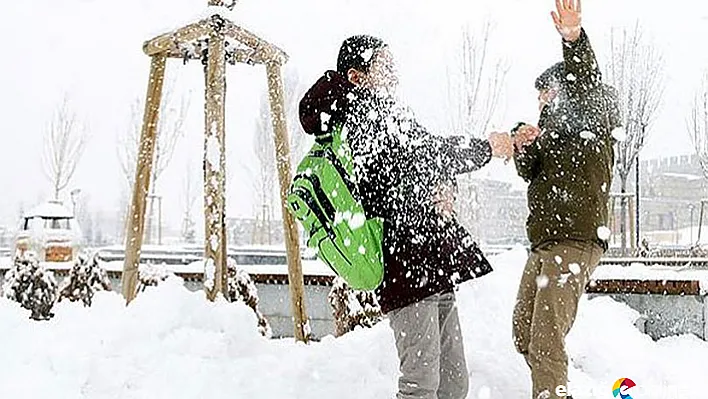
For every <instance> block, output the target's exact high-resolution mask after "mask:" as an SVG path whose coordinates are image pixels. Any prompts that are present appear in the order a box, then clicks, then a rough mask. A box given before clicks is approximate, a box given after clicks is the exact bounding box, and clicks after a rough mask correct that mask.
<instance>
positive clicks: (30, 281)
mask: <svg viewBox="0 0 708 399" xmlns="http://www.w3.org/2000/svg"><path fill="white" fill-rule="evenodd" d="M2 291H3V293H4V294H5V297H6V298H8V299H11V300H13V301H15V302H17V303H19V304H20V305H21V306H22V307H23V308H25V309H28V310H29V311H31V312H32V314H31V315H30V318H32V319H34V320H49V319H51V318H52V316H54V314H53V313H52V307H53V306H54V303H55V302H56V300H57V293H58V286H57V282H56V280H55V279H54V274H53V273H52V272H51V271H49V270H47V269H45V268H44V267H42V266H41V265H40V263H39V261H38V260H37V257H36V256H35V255H34V254H33V253H32V252H25V253H24V254H23V255H22V256H21V257H16V258H15V261H14V263H13V265H12V267H11V268H10V270H8V271H7V272H6V273H5V283H4V284H3V287H2Z"/></svg>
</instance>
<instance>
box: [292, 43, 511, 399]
mask: <svg viewBox="0 0 708 399" xmlns="http://www.w3.org/2000/svg"><path fill="white" fill-rule="evenodd" d="M397 84H398V75H397V72H396V69H395V63H394V61H393V57H392V55H391V52H390V51H389V49H388V47H387V46H386V45H385V44H384V43H383V41H381V40H380V39H378V38H374V37H371V36H366V35H360V36H354V37H351V38H349V39H347V40H345V41H344V43H343V44H342V47H341V49H340V53H339V58H338V62H337V71H328V72H327V73H326V74H325V76H323V77H322V78H320V80H319V81H318V82H317V83H316V84H315V85H314V86H313V87H312V88H311V89H310V90H309V91H308V92H307V93H306V95H305V97H304V98H303V100H302V101H301V103H300V116H301V122H302V124H303V127H304V128H305V131H307V132H308V133H311V134H315V135H319V134H322V133H325V132H326V131H327V130H331V129H335V128H337V127H341V126H342V125H343V126H344V130H343V133H342V134H343V135H346V142H347V144H348V145H349V147H350V149H351V152H352V157H353V162H354V174H355V178H356V181H357V184H358V189H359V192H360V195H361V201H362V205H363V207H364V210H365V212H366V213H367V217H379V218H381V219H383V222H384V237H383V251H384V279H383V282H382V284H381V285H380V287H378V288H377V290H376V295H377V298H378V300H379V303H380V305H381V308H382V311H383V312H384V313H385V314H386V315H387V316H388V318H389V320H390V322H391V327H392V329H393V331H394V335H395V338H396V346H397V349H398V354H399V358H400V361H401V372H402V376H401V378H400V380H399V393H398V397H399V398H438V397H440V398H443V397H444V398H464V397H466V395H467V391H468V374H467V368H466V363H465V359H464V352H463V346H462V336H461V334H460V326H459V320H458V315H457V308H456V304H455V295H454V288H455V286H456V285H457V284H459V283H461V282H464V281H467V280H470V279H473V278H476V277H480V276H483V275H485V274H488V273H489V272H491V271H492V268H491V266H490V264H489V262H488V261H487V259H486V258H485V257H484V255H483V254H482V252H481V251H480V249H479V248H478V246H477V244H476V243H475V242H474V240H473V239H472V237H471V236H470V235H469V233H468V232H467V231H466V230H465V229H464V228H463V227H462V226H461V225H460V223H459V222H458V221H457V219H456V217H455V215H454V211H453V209H452V208H453V201H454V196H453V192H454V186H455V178H456V176H457V175H459V174H462V173H468V172H472V171H474V170H477V169H479V168H481V167H482V166H484V165H485V164H487V163H488V162H489V161H490V160H491V158H492V156H498V157H506V158H509V157H510V156H511V155H512V153H513V145H512V142H511V139H510V137H509V136H508V135H506V134H500V133H493V134H492V135H491V136H490V139H489V140H480V139H470V138H465V137H459V136H455V137H441V136H436V135H433V134H431V133H429V132H428V131H427V130H426V129H425V128H424V127H423V126H421V125H420V124H419V123H418V122H417V120H416V118H415V116H414V115H413V114H412V113H411V112H410V110H409V109H407V108H406V107H404V106H402V105H401V104H400V101H398V99H397V97H396V94H395V93H396V90H395V89H396V87H397ZM323 113H324V114H326V115H328V118H325V119H326V120H323V118H322V117H321V115H322V114H323Z"/></svg>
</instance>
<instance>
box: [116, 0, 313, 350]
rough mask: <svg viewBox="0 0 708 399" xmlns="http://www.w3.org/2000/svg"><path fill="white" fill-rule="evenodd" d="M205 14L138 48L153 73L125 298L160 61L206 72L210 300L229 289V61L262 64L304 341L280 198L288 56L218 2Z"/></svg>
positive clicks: (293, 242) (140, 225)
mask: <svg viewBox="0 0 708 399" xmlns="http://www.w3.org/2000/svg"><path fill="white" fill-rule="evenodd" d="M209 6H210V7H209V9H210V14H209V16H208V17H206V18H205V19H202V20H199V21H197V22H194V23H191V24H189V25H187V26H185V27H183V28H180V29H177V30H175V31H172V32H169V33H165V34H163V35H160V36H158V37H156V38H153V39H151V40H148V41H147V42H145V44H144V45H143V51H144V52H145V53H146V54H147V55H148V56H150V57H151V59H152V61H151V66H150V79H149V82H148V88H147V99H146V101H145V115H144V119H143V126H142V132H141V136H140V148H139V152H138V159H137V165H136V170H135V183H134V187H133V199H132V205H131V210H130V217H129V219H128V222H127V227H126V229H127V234H126V249H125V264H124V265H123V276H122V284H123V296H124V297H125V299H126V302H127V303H130V301H132V300H133V299H134V298H135V295H136V288H137V281H138V265H139V262H140V248H141V246H142V242H143V233H144V227H145V207H146V197H147V195H148V192H149V189H150V183H151V182H150V176H151V173H150V171H151V169H152V167H153V165H152V163H153V158H154V152H155V141H156V139H157V137H156V135H157V120H158V117H159V115H158V112H159V109H160V100H161V97H162V87H163V81H164V75H165V64H166V60H167V59H168V58H177V59H182V60H184V61H185V62H186V61H188V60H190V59H200V60H201V61H202V63H203V65H204V70H205V81H206V89H205V95H206V97H205V131H204V133H205V136H204V139H205V140H204V220H205V231H206V235H205V245H204V248H205V249H204V258H205V271H204V274H205V284H204V286H205V290H206V295H207V298H208V299H209V300H212V301H213V300H215V298H216V297H217V295H218V293H219V292H224V291H225V288H226V277H227V269H226V225H225V191H226V184H225V175H226V173H225V169H226V168H225V166H226V152H225V136H224V114H225V99H226V79H225V69H226V64H227V63H229V64H235V63H236V62H241V63H246V64H249V65H255V64H263V65H265V67H266V76H267V80H268V90H269V98H270V110H271V117H272V124H273V132H274V140H275V148H276V160H277V168H278V174H279V179H280V194H281V199H282V201H281V203H282V207H283V228H284V229H285V235H284V236H285V245H286V248H287V257H288V274H289V284H290V294H291V300H292V311H293V317H294V321H295V338H296V339H297V340H299V341H305V340H306V339H307V336H306V331H305V330H306V321H307V316H306V313H305V306H304V301H303V294H304V283H303V277H302V264H301V257H300V249H299V243H298V232H297V228H296V226H295V221H294V219H293V217H292V215H290V213H289V212H288V211H287V209H286V208H285V196H286V194H287V189H288V186H289V184H290V180H291V176H290V148H289V144H288V143H289V141H288V132H287V126H286V119H285V109H284V108H285V104H284V99H283V95H284V94H283V93H284V90H283V79H282V71H281V68H282V65H283V64H284V63H285V62H287V60H288V56H287V54H285V52H283V51H282V50H281V49H279V48H278V47H276V46H274V45H272V44H270V43H268V42H267V41H265V40H263V39H261V38H259V37H258V36H256V35H254V34H253V33H251V32H249V31H247V30H246V29H243V28H242V27H240V26H237V25H236V24H234V23H233V22H232V21H230V20H229V19H228V18H227V17H224V15H225V14H227V13H228V10H227V9H226V8H225V7H224V4H223V1H222V0H209Z"/></svg>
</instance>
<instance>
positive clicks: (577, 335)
mask: <svg viewBox="0 0 708 399" xmlns="http://www.w3.org/2000/svg"><path fill="white" fill-rule="evenodd" d="M525 261H526V253H525V250H523V249H521V248H519V249H518V250H514V251H512V252H509V253H506V254H503V255H500V256H498V257H495V258H493V260H492V263H493V265H494V266H495V271H494V272H493V273H491V274H490V275H488V276H485V277H483V278H482V279H480V280H479V281H471V282H469V283H465V284H464V285H463V286H462V287H461V289H460V291H459V292H458V304H459V308H460V319H461V323H462V329H463V334H464V337H465V351H466V354H467V366H468V368H469V371H470V374H471V375H470V387H471V388H470V389H471V393H470V396H469V398H475V399H476V398H489V399H497V398H499V399H501V398H527V397H530V396H531V394H530V387H531V379H530V375H529V371H528V367H527V366H526V363H525V362H524V360H523V358H522V357H521V356H520V355H517V354H516V352H515V349H514V344H513V341H512V333H511V331H512V329H511V328H512V324H511V322H512V312H513V306H514V302H515V300H516V292H517V288H518V283H519V280H520V278H521V272H522V270H523V266H524V264H525ZM639 317H640V315H639V314H638V313H637V312H635V311H634V310H632V309H630V308H629V307H627V306H626V305H624V304H621V303H618V302H615V301H613V300H611V299H609V298H607V297H599V298H595V299H592V300H588V299H587V297H583V299H582V300H581V302H580V307H579V312H578V317H577V319H576V322H575V325H574V327H573V329H572V330H571V333H570V334H569V336H568V340H567V341H568V352H569V357H570V366H569V367H570V370H569V378H570V383H569V385H570V392H571V393H572V395H573V398H575V399H597V398H604V397H608V398H611V397H612V385H613V384H614V383H615V381H617V380H618V379H619V378H630V379H632V380H633V381H634V382H635V383H637V387H635V388H632V390H631V391H629V393H631V394H632V396H633V397H637V398H642V399H667V398H679V397H705V392H706V391H708V382H704V381H705V379H704V378H702V377H699V374H700V373H701V370H704V369H705V368H706V367H708V344H707V343H706V342H704V341H702V340H700V339H698V338H697V337H695V336H693V335H689V336H680V337H671V338H665V339H662V340H660V341H658V342H654V341H652V339H651V338H650V337H649V336H647V335H645V334H642V333H641V332H640V331H639V330H638V329H637V328H636V327H635V325H634V323H635V321H636V320H637V319H638V318H639ZM677 392H678V394H677Z"/></svg>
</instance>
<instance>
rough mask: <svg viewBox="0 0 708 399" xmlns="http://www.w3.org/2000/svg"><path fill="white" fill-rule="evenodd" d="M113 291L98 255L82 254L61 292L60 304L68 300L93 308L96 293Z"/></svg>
mask: <svg viewBox="0 0 708 399" xmlns="http://www.w3.org/2000/svg"><path fill="white" fill-rule="evenodd" d="M111 289H112V288H111V281H110V280H109V279H108V274H107V273H106V271H105V270H104V269H103V267H101V265H100V263H99V260H98V257H97V256H96V253H93V254H90V255H89V254H80V255H79V257H78V259H76V261H75V262H74V266H73V267H72V268H71V270H70V271H69V276H68V277H67V279H66V282H65V283H64V287H63V288H62V289H61V291H60V292H59V302H61V300H62V299H68V300H70V301H71V302H76V301H82V302H83V304H84V306H91V302H92V300H93V296H94V295H95V294H96V292H98V291H111Z"/></svg>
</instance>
